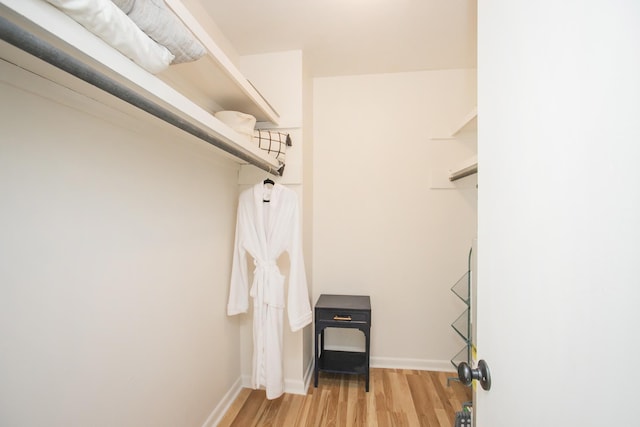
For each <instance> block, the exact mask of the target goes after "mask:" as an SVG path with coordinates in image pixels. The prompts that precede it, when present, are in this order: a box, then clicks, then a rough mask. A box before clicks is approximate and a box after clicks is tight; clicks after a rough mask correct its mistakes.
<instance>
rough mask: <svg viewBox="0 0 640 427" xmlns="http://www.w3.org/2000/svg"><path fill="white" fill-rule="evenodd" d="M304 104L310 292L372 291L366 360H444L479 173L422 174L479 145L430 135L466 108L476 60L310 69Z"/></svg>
mask: <svg viewBox="0 0 640 427" xmlns="http://www.w3.org/2000/svg"><path fill="white" fill-rule="evenodd" d="M313 105H314V141H313V147H314V152H313V155H314V159H313V160H314V170H313V180H314V227H313V233H314V236H313V239H314V240H313V242H314V244H313V267H314V270H313V272H314V273H313V283H314V301H315V299H317V297H318V296H319V295H320V294H322V293H338V294H366V295H370V296H371V304H372V323H373V325H372V332H371V336H372V339H371V343H372V344H371V345H372V347H371V353H372V364H373V365H374V366H393V367H403V366H406V367H415V368H422V369H451V368H452V367H451V365H450V363H449V362H448V360H449V359H450V358H451V357H452V356H453V355H454V354H455V353H457V352H458V350H460V348H462V347H463V341H462V340H461V339H459V338H458V337H457V336H456V335H455V333H454V332H453V331H452V329H451V328H450V326H449V325H450V323H451V322H453V321H454V320H455V319H456V317H457V316H458V315H459V314H460V312H461V311H462V310H463V306H462V305H461V302H460V301H458V300H456V298H455V297H454V296H453V294H452V293H451V292H450V290H449V289H450V287H451V286H452V285H453V284H454V283H455V281H456V280H457V279H458V278H459V277H460V276H461V275H462V274H463V273H464V272H465V271H466V268H467V255H468V251H469V248H470V245H471V240H472V238H473V237H474V236H475V233H476V220H475V218H476V187H475V182H476V178H475V176H472V177H468V178H465V179H463V180H462V181H459V182H458V183H457V184H456V185H455V187H456V188H455V189H448V190H441V189H432V188H431V179H432V172H434V171H441V170H443V169H444V170H446V169H447V168H449V167H451V166H453V165H455V164H456V163H458V162H459V161H460V160H463V159H465V158H467V157H468V156H470V155H471V154H473V153H475V150H476V147H475V141H469V140H468V139H466V140H465V138H463V140H459V141H458V140H446V141H443V140H437V141H434V140H430V137H431V136H440V135H443V134H447V133H448V131H449V130H450V129H451V128H453V127H454V126H455V125H456V124H458V122H459V121H460V119H461V118H462V117H463V116H464V115H465V114H466V113H468V112H469V111H470V110H471V108H472V107H473V106H475V70H444V71H425V72H414V73H398V74H383V75H364V76H349V77H332V78H319V79H316V80H315V83H314V104H313ZM330 332H335V331H330ZM360 337H361V334H360V335H358V334H357V332H356V333H355V336H353V337H344V336H343V337H339V336H338V337H335V338H332V339H334V340H336V341H335V342H334V343H333V344H334V345H335V346H337V347H340V346H346V347H349V346H352V345H353V344H354V342H355V341H357V340H358V339H359V338H360ZM328 341H329V340H328ZM328 344H331V342H328Z"/></svg>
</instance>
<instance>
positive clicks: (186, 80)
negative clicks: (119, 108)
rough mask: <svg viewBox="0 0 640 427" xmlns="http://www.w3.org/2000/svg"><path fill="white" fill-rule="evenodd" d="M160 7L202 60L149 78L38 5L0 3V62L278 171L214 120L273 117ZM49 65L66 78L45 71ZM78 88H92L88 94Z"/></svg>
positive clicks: (218, 57)
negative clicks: (238, 115)
mask: <svg viewBox="0 0 640 427" xmlns="http://www.w3.org/2000/svg"><path fill="white" fill-rule="evenodd" d="M167 3H168V4H169V6H170V7H171V8H172V10H173V11H174V13H175V14H176V15H177V16H178V17H179V18H180V19H181V20H182V21H183V22H184V23H185V24H186V25H187V26H189V27H190V29H191V31H192V32H193V33H194V35H195V36H196V37H197V38H198V39H199V40H200V41H201V43H202V44H203V46H205V48H206V50H207V53H208V54H207V55H205V57H203V58H201V59H200V60H198V61H195V62H191V63H184V64H178V65H172V66H170V67H169V69H167V70H165V71H163V72H161V73H160V74H158V75H154V74H151V73H149V72H147V71H146V70H144V69H143V68H141V67H140V66H138V65H137V64H135V63H134V62H133V61H131V60H130V59H129V58H127V57H126V56H124V55H123V54H121V53H120V52H119V51H117V50H116V49H114V48H112V47H111V46H109V45H108V44H107V43H105V42H104V41H103V40H102V39H100V38H99V37H97V36H95V35H94V34H93V33H91V32H90V31H88V30H87V29H85V28H84V27H83V26H81V25H80V24H78V23H77V22H76V21H74V20H73V19H71V18H70V17H69V16H67V15H66V14H65V13H63V12H61V11H60V10H58V9H57V8H55V7H54V6H52V5H50V4H49V3H47V2H46V1H44V0H0V23H1V24H2V26H1V27H2V28H1V31H2V37H1V38H2V40H4V41H6V42H7V43H8V44H5V43H2V46H1V49H0V56H1V57H2V59H4V60H6V61H8V62H11V63H14V64H16V65H18V66H20V67H22V68H23V69H26V70H28V71H30V72H32V73H34V74H38V75H41V76H43V77H45V78H49V79H50V80H52V81H55V82H56V83H58V84H61V85H63V86H66V87H69V88H71V89H73V90H74V91H76V92H80V93H83V94H85V95H86V96H90V97H94V98H97V97H99V98H101V101H102V100H104V102H105V103H109V102H113V101H109V100H108V99H106V98H105V97H106V96H107V95H104V94H102V93H101V94H98V95H96V92H95V87H98V88H100V89H102V90H103V91H104V92H105V93H109V94H111V95H115V96H116V97H118V98H120V99H122V100H124V101H126V102H129V103H130V104H132V105H135V106H137V107H139V108H141V109H143V110H144V111H147V112H149V113H151V114H152V115H155V116H156V117H159V118H161V119H162V120H165V121H167V122H168V123H171V124H173V125H174V126H176V127H179V128H181V129H183V130H185V131H187V132H188V133H191V134H192V135H194V136H196V137H198V138H200V139H202V140H205V141H207V142H209V143H211V144H212V145H215V146H218V147H219V148H222V149H223V150H224V151H226V152H228V153H230V154H231V155H232V156H234V157H235V158H237V159H239V160H242V161H244V162H249V163H252V164H255V165H256V166H258V167H260V168H261V169H264V170H267V171H269V172H272V173H273V172H274V171H277V170H278V169H279V168H280V164H279V163H278V161H277V160H275V159H273V158H272V157H270V156H268V155H266V154H264V152H263V151H262V150H260V149H258V148H257V147H256V146H253V145H252V144H250V143H249V142H247V141H246V140H245V138H243V137H242V136H241V135H239V134H238V133H237V132H235V131H234V130H232V129H231V128H230V127H228V126H227V125H225V124H224V123H222V122H221V121H219V120H218V119H216V118H215V117H214V116H213V113H214V112H216V111H219V110H222V109H224V110H236V111H242V112H244V113H247V114H251V115H253V116H255V117H256V119H257V120H260V121H269V122H272V123H276V124H277V121H278V114H277V113H276V112H275V110H273V108H271V106H270V105H269V104H268V102H267V101H266V100H265V99H264V98H263V97H262V96H261V95H260V94H259V93H258V91H257V90H256V89H255V88H254V87H253V86H252V85H251V83H250V82H249V81H247V80H246V79H245V78H244V77H243V76H242V74H240V72H239V71H238V69H237V68H236V67H235V66H234V65H233V63H232V62H231V61H230V60H229V58H228V57H227V56H226V55H225V54H224V53H223V52H222V50H221V49H220V48H219V47H218V46H217V44H216V43H215V42H214V41H213V40H212V39H211V37H210V36H209V35H208V34H207V33H206V31H205V30H204V29H203V28H202V27H201V26H200V25H199V24H198V22H197V21H196V20H195V18H193V16H192V15H191V14H190V13H189V11H188V10H187V9H186V8H185V7H184V6H183V5H182V4H181V3H180V1H179V0H169V1H168V2H167ZM11 45H13V46H11ZM25 46H28V47H25ZM25 52H27V53H29V55H27V54H25ZM52 65H53V66H54V67H57V69H60V70H64V71H65V72H66V73H61V72H60V70H57V69H56V70H53V71H52V68H53V67H52ZM67 73H68V74H67ZM96 81H97V83H96ZM84 82H87V83H89V84H90V85H92V86H93V87H91V88H87V85H86V83H84ZM132 101H135V102H132ZM141 104H142V106H141ZM147 106H150V107H149V108H148V109H147V108H146V107H147ZM150 110H153V111H150Z"/></svg>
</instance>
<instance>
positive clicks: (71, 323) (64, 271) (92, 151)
mask: <svg viewBox="0 0 640 427" xmlns="http://www.w3.org/2000/svg"><path fill="white" fill-rule="evenodd" d="M2 76H3V80H5V79H6V80H9V81H11V83H9V84H8V83H5V82H2V83H0V99H2V107H1V108H2V111H1V113H0V126H1V128H2V134H1V136H0V195H1V198H2V208H1V209H0V424H1V425H6V426H9V425H29V426H36V425H50V426H70V425H95V426H98V425H118V426H141V425H153V426H176V425H180V426H188V425H189V426H193V425H203V424H204V423H205V421H206V420H207V418H208V417H209V416H210V415H211V416H212V417H215V416H217V415H219V414H218V413H216V410H218V411H221V410H222V409H223V408H218V407H217V405H219V403H220V402H223V401H224V399H225V398H228V396H226V397H225V394H226V393H227V392H228V391H229V390H231V389H233V388H234V387H236V386H237V384H236V382H237V380H238V379H239V376H240V362H239V360H238V350H239V347H240V343H239V325H238V322H237V320H234V319H230V318H228V317H227V316H226V312H225V306H226V299H227V294H228V279H229V275H230V265H231V252H232V251H231V249H232V245H233V230H234V224H235V211H236V204H237V174H238V166H237V165H236V164H235V163H232V162H231V161H230V160H228V159H227V158H225V157H223V156H221V155H220V154H218V152H217V149H215V148H213V147H211V146H209V145H208V144H205V143H202V142H198V141H195V140H194V139H192V138H190V137H186V136H184V135H182V134H181V133H180V132H179V131H177V130H173V129H172V128H170V127H168V126H167V125H162V124H159V123H158V122H157V121H153V120H151V121H141V120H140V113H139V112H136V111H134V110H133V109H132V108H129V109H126V108H125V111H126V112H127V113H128V114H130V116H128V115H125V114H123V113H120V112H118V111H115V110H112V109H109V108H107V107H101V106H99V105H96V104H95V102H92V101H89V100H88V99H86V98H83V97H80V96H79V95H76V94H72V93H70V92H69V91H68V90H64V89H61V88H60V87H57V86H54V85H53V84H51V83H45V82H44V81H43V80H41V79H38V78H35V77H33V76H32V75H30V74H28V73H27V72H20V71H17V72H16V71H15V69H14V68H12V67H7V66H6V65H3V68H2ZM16 86H18V87H16ZM20 87H26V88H27V89H26V90H25V89H22V88H20ZM40 94H43V95H44V96H50V97H51V99H48V98H45V97H43V96H41V95H40ZM115 123H118V124H115Z"/></svg>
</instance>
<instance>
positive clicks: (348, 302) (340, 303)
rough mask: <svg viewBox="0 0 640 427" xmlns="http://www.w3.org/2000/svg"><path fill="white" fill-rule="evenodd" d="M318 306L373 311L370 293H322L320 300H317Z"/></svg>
mask: <svg viewBox="0 0 640 427" xmlns="http://www.w3.org/2000/svg"><path fill="white" fill-rule="evenodd" d="M316 308H342V309H349V310H367V311H371V299H370V298H369V296H368V295H328V294H322V295H320V298H318V302H316Z"/></svg>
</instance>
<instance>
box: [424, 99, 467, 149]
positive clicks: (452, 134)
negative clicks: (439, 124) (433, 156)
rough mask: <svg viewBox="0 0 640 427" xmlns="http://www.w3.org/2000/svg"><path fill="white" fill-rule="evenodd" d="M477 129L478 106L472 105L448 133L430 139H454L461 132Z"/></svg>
mask: <svg viewBox="0 0 640 427" xmlns="http://www.w3.org/2000/svg"><path fill="white" fill-rule="evenodd" d="M477 129H478V107H473V109H472V110H471V111H469V112H468V113H467V114H465V115H464V117H463V118H462V119H461V120H460V122H458V124H457V125H456V126H455V127H454V128H453V129H452V130H451V132H449V134H448V135H440V136H432V137H431V138H429V139H430V140H432V141H440V140H442V141H446V140H451V139H456V138H457V137H458V135H459V134H460V133H462V132H466V131H473V130H477Z"/></svg>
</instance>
